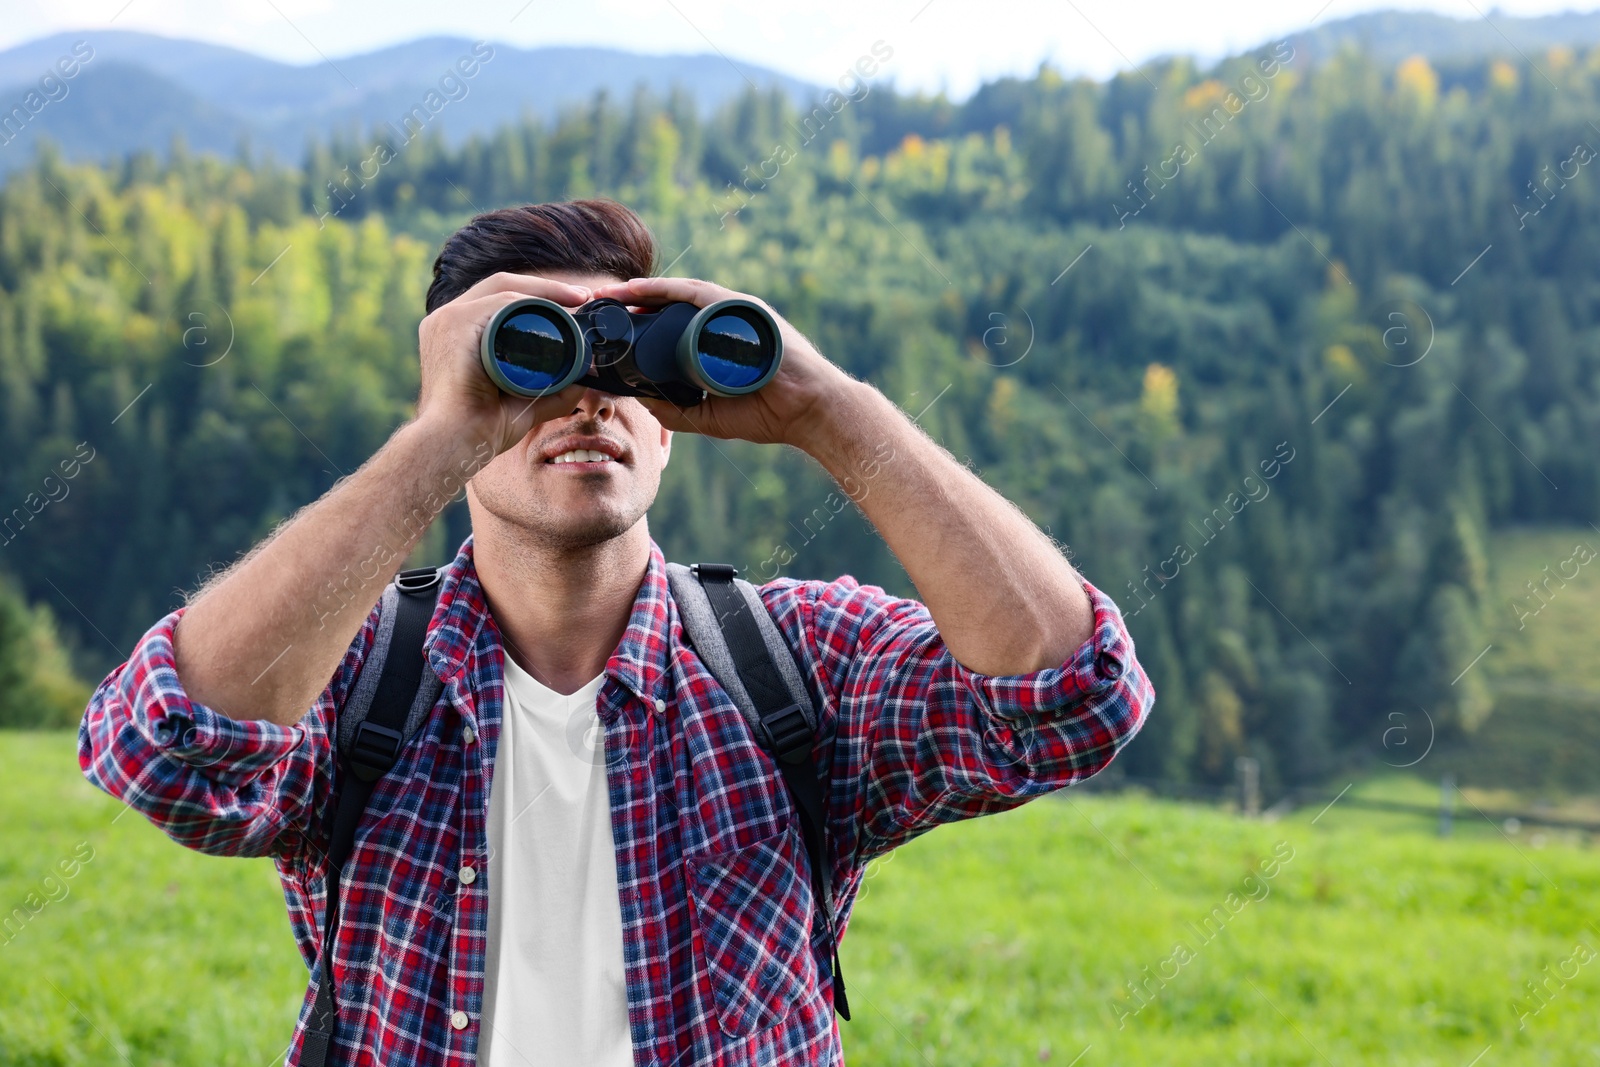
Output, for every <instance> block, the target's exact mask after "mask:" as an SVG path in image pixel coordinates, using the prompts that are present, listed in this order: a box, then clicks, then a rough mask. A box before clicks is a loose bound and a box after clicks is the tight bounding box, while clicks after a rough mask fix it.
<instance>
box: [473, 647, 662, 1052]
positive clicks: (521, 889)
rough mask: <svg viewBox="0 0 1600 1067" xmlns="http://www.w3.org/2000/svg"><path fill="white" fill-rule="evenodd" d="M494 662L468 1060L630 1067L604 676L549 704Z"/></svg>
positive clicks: (526, 677) (522, 675) (527, 681)
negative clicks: (484, 890)
mask: <svg viewBox="0 0 1600 1067" xmlns="http://www.w3.org/2000/svg"><path fill="white" fill-rule="evenodd" d="M505 659H506V662H505V680H506V704H505V711H504V714H503V716H502V717H501V725H500V744H499V748H498V750H497V752H496V754H495V768H494V774H493V778H492V784H491V786H490V790H489V847H490V850H491V851H490V853H489V863H488V873H489V942H488V951H487V960H486V969H485V973H484V995H483V1027H482V1029H481V1030H480V1032H479V1036H478V1063H479V1064H480V1065H482V1067H544V1065H546V1064H549V1065H551V1067H566V1065H568V1064H584V1065H585V1067H632V1064H633V1045H632V1042H631V1040H630V1035H629V1030H628V996H627V986H626V977H625V973H624V970H623V960H622V906H621V904H620V902H619V899H618V896H617V858H616V852H615V850H614V847H615V846H614V844H613V842H612V837H611V800H610V796H609V794H608V792H607V788H606V768H605V745H604V742H603V728H602V727H601V725H600V718H599V715H598V714H597V713H596V711H595V700H596V697H597V696H598V695H599V692H600V683H601V680H602V679H603V678H604V675H601V677H599V678H596V679H594V680H593V681H592V682H590V683H589V684H588V685H586V686H584V687H583V688H582V689H580V690H578V691H577V692H576V693H573V694H572V695H571V696H563V695H562V694H560V693H557V692H556V691H555V690H553V689H550V688H548V687H547V686H545V685H543V684H541V683H540V682H539V681H538V680H537V679H535V678H534V677H533V676H532V675H530V674H529V673H528V672H527V671H525V670H523V669H522V668H521V667H519V666H517V664H516V663H514V662H513V661H512V659H511V657H510V656H509V655H508V656H506V658H505Z"/></svg>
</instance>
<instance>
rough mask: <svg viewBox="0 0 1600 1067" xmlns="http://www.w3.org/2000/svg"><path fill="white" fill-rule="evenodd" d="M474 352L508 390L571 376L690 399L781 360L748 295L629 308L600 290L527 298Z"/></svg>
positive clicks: (769, 327) (758, 375) (525, 392)
mask: <svg viewBox="0 0 1600 1067" xmlns="http://www.w3.org/2000/svg"><path fill="white" fill-rule="evenodd" d="M481 356H482V360H483V369H484V370H485V371H487V372H488V374H489V377H490V378H491V379H493V381H494V383H495V384H496V385H498V386H499V387H500V388H501V390H502V391H504V392H507V393H511V394H512V395H514V396H526V397H541V396H546V395H548V394H550V393H555V392H559V391H561V390H562V389H565V388H566V387H567V386H569V385H572V384H574V383H576V384H579V385H587V386H591V387H593V388H595V389H599V390H602V391H604V392H607V393H611V394H614V395H616V396H649V397H659V398H661V399H663V400H669V401H671V402H672V403H674V404H677V405H678V406H679V407H692V406H694V405H695V404H698V403H700V402H701V401H702V400H704V399H705V398H706V394H707V393H709V394H711V395H713V396H742V395H743V394H745V393H753V392H755V391H756V390H757V389H760V388H761V387H762V386H763V385H766V384H767V382H769V381H771V380H772V376H773V375H774V374H776V373H778V364H779V363H781V362H782V360H783V339H782V337H781V336H780V335H779V333H778V324H777V323H776V322H775V321H773V318H772V316H771V314H769V313H768V312H767V310H766V309H765V308H763V307H762V306H761V305H759V304H757V303H755V302H754V301H751V300H743V299H737V298H735V299H731V300H718V301H717V302H716V303H714V304H708V305H706V306H705V307H703V308H701V307H695V306H694V305H693V304H689V303H684V302H682V301H676V302H674V303H670V304H666V305H664V306H662V307H659V308H652V309H648V310H644V311H630V310H628V307H627V305H625V304H623V303H622V302H621V301H618V300H612V299H609V298H601V299H599V300H591V301H589V302H588V303H587V304H584V305H583V306H582V307H580V308H578V309H577V310H576V311H568V310H567V309H566V308H564V307H562V306H561V305H560V304H557V303H555V302H553V301H550V300H545V299H543V298H542V297H536V296H530V297H523V298H522V299H520V300H515V301H512V302H511V303H509V304H507V305H506V306H505V307H503V308H501V309H500V310H499V311H497V312H496V313H495V316H494V318H492V319H490V320H489V324H488V325H487V326H486V327H484V331H483V342H482V345H481Z"/></svg>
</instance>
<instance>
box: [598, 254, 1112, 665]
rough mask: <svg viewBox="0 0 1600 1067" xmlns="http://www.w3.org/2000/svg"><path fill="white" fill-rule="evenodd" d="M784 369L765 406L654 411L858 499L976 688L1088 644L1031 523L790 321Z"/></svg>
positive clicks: (651, 298) (655, 289)
mask: <svg viewBox="0 0 1600 1067" xmlns="http://www.w3.org/2000/svg"><path fill="white" fill-rule="evenodd" d="M596 295H597V296H614V297H616V298H618V299H621V300H626V301H632V302H660V301H666V300H687V301H689V302H691V303H696V304H699V305H701V306H704V305H705V304H708V303H710V302H711V301H713V300H721V299H725V298H727V297H731V296H740V295H744V294H736V293H733V292H730V291H729V290H727V289H724V288H722V287H720V286H716V285H712V284H711V283H709V282H702V281H695V280H692V279H685V278H649V279H636V280H634V281H632V282H629V283H627V284H626V285H618V286H607V287H603V288H602V289H599V290H597V291H596ZM778 321H779V323H780V326H781V328H782V330H783V346H784V357H783V366H782V368H781V369H780V370H779V372H778V375H777V377H776V378H774V379H773V381H772V382H771V383H770V384H769V385H767V386H766V387H765V388H763V389H762V390H760V391H759V392H756V393H753V394H751V395H749V396H743V397H735V398H731V399H721V398H711V399H708V400H707V401H706V402H705V403H703V404H701V405H700V406H699V407H697V408H694V409H692V410H689V411H678V410H676V409H674V408H673V407H672V405H670V404H666V403H664V402H659V401H647V402H646V403H647V405H648V406H649V407H650V409H651V411H653V412H654V413H655V414H656V417H657V418H658V419H660V420H661V422H662V424H663V425H665V426H667V427H668V428H669V429H673V430H684V431H690V432H695V433H703V434H708V435H710V436H713V437H736V438H741V439H743V440H747V441H757V442H767V443H781V444H788V445H793V446H794V447H796V448H799V449H801V450H802V451H804V452H806V453H807V454H809V455H810V456H811V457H812V458H814V459H816V460H817V462H818V463H820V464H821V465H822V466H823V467H824V468H825V469H826V470H827V471H828V473H829V474H831V475H832V476H833V478H834V480H835V481H837V482H838V483H839V485H840V486H841V487H842V488H843V489H844V490H845V491H846V492H847V493H851V495H852V496H855V495H856V493H855V492H853V491H852V487H854V486H856V485H857V484H858V480H857V479H856V477H855V474H856V472H859V471H861V470H864V469H868V468H869V466H870V465H873V464H876V465H877V466H879V467H883V468H884V469H886V470H887V471H888V472H889V473H888V475H887V476H886V477H880V478H876V479H874V481H873V484H872V487H871V489H872V491H871V492H870V493H866V494H862V495H860V497H859V498H858V500H857V502H858V503H859V504H860V506H861V508H862V510H863V511H864V512H865V513H866V515H867V518H868V519H870V520H871V521H872V524H873V525H874V526H876V527H877V529H878V532H879V533H880V534H882V535H883V539H884V540H885V541H886V542H888V545H889V548H890V549H891V550H892V551H893V552H894V554H895V558H896V559H898V560H899V561H900V564H901V566H903V567H905V569H906V573H907V574H909V575H910V576H911V580H912V581H913V582H914V583H916V586H917V592H918V593H919V594H920V595H921V597H922V599H923V602H924V603H926V604H927V607H928V611H929V613H930V614H932V616H933V619H934V622H935V624H936V625H937V626H938V629H939V635H940V636H941V637H942V638H943V639H944V643H945V645H946V647H948V648H949V649H950V652H951V653H952V654H953V655H954V656H955V658H956V659H957V660H958V661H959V662H960V663H961V664H962V666H964V667H966V668H968V669H969V670H972V671H975V672H977V673H979V674H986V675H1012V674H1024V673H1027V672H1029V671H1035V670H1040V669H1043V668H1045V667H1052V666H1057V665H1059V664H1060V663H1061V662H1062V661H1063V660H1065V659H1066V658H1067V657H1068V656H1069V655H1070V654H1071V653H1072V651H1073V650H1074V649H1075V648H1077V647H1078V646H1079V645H1081V644H1083V642H1084V641H1086V640H1088V638H1089V635H1090V633H1091V631H1092V628H1093V624H1094V613H1093V611H1092V609H1091V608H1090V604H1089V598H1088V596H1087V595H1086V594H1085V593H1084V590H1083V579H1082V578H1081V577H1080V576H1079V575H1078V574H1077V572H1076V571H1074V570H1073V569H1072V566H1071V565H1070V564H1069V563H1068V562H1067V561H1066V559H1065V558H1064V557H1063V556H1062V555H1061V553H1060V552H1059V551H1057V549H1056V546H1055V545H1054V544H1052V543H1051V541H1050V539H1049V538H1048V537H1046V536H1045V535H1044V533H1043V532H1041V531H1040V530H1039V528H1038V527H1036V526H1035V525H1034V524H1033V523H1032V522H1031V521H1030V520H1029V519H1028V517H1027V516H1026V515H1024V514H1023V513H1022V512H1021V511H1020V510H1019V509H1018V508H1017V507H1016V506H1015V505H1013V504H1011V503H1010V502H1009V501H1007V500H1006V499H1005V498H1004V497H1002V496H1001V495H1000V494H999V493H997V492H995V491H994V490H993V489H991V488H990V487H989V486H987V485H985V484H984V482H983V481H982V479H980V478H978V477H977V476H976V475H975V474H973V473H972V472H971V471H969V470H967V469H966V468H965V467H963V466H961V464H959V463H957V462H956V461H955V459H954V458H953V457H952V456H951V455H950V453H949V452H947V451H945V450H944V449H943V448H942V447H940V446H939V445H938V444H937V443H935V442H934V441H933V440H932V439H931V438H930V437H928V435H927V434H925V433H923V432H922V431H921V430H919V429H918V428H917V427H916V426H915V425H914V424H913V423H912V422H911V420H910V419H909V418H907V417H906V415H905V413H904V412H902V411H901V410H900V409H899V408H898V407H896V406H895V405H894V404H893V403H891V402H890V401H889V400H888V398H887V397H885V396H884V395H883V394H882V393H880V392H878V390H877V389H875V388H873V387H872V386H871V385H868V384H866V383H864V382H860V381H857V380H856V379H854V378H852V377H850V376H849V375H848V374H846V373H845V372H844V371H842V370H840V369H839V368H838V367H837V366H835V365H834V364H832V363H830V362H828V360H826V359H824V358H823V357H822V356H821V355H820V354H819V353H818V352H817V351H816V349H815V348H813V347H812V345H811V343H810V342H809V341H807V340H806V339H805V337H803V336H802V335H801V334H800V333H799V331H797V330H795V329H794V328H793V327H792V326H790V325H789V324H788V323H787V322H784V321H783V319H782V318H781V317H779V319H778Z"/></svg>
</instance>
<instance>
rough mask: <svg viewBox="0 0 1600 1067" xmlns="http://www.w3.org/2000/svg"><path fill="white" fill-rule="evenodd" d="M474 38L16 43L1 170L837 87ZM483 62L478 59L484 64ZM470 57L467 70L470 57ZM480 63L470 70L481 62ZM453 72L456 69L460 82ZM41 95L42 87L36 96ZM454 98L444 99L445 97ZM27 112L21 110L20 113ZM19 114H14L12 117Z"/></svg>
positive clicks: (1491, 21) (1380, 28) (1418, 20)
mask: <svg viewBox="0 0 1600 1067" xmlns="http://www.w3.org/2000/svg"><path fill="white" fill-rule="evenodd" d="M1289 40H1290V42H1291V44H1293V46H1294V48H1295V50H1296V52H1297V53H1298V54H1300V55H1302V56H1304V57H1305V59H1304V60H1302V61H1301V62H1312V63H1315V62H1319V61H1322V60H1326V59H1328V58H1331V57H1332V56H1334V55H1336V54H1337V53H1338V51H1339V50H1340V49H1341V48H1344V47H1350V46H1354V47H1356V48H1359V49H1361V50H1362V51H1364V52H1366V53H1367V54H1369V55H1371V56H1373V57H1374V58H1375V59H1377V60H1378V61H1379V62H1398V61H1399V60H1401V59H1403V58H1405V57H1407V56H1410V55H1422V56H1426V57H1428V58H1429V59H1432V60H1451V59H1469V60H1470V59H1473V58H1477V57H1487V56H1490V55H1503V56H1507V57H1510V58H1513V59H1519V58H1520V57H1519V56H1518V54H1517V53H1518V52H1522V53H1524V54H1526V55H1527V56H1529V57H1531V58H1532V59H1534V60H1535V61H1536V62H1537V61H1538V60H1539V58H1540V56H1541V55H1542V54H1543V52H1544V51H1545V50H1546V49H1548V48H1549V47H1551V46H1552V45H1565V46H1568V47H1573V48H1584V47H1588V46H1591V45H1595V44H1600V12H1585V13H1578V12H1566V13H1562V14H1557V15H1544V16H1537V17H1530V18H1520V17H1514V16H1508V15H1504V14H1502V13H1501V12H1500V11H1499V10H1498V9H1495V10H1492V11H1490V12H1489V15H1488V17H1487V18H1475V19H1457V18H1450V17H1447V16H1444V15H1438V14H1433V13H1429V12H1407V11H1377V12H1368V13H1365V14H1360V15H1353V16H1351V17H1349V18H1344V19H1338V20H1334V21H1330V22H1327V23H1324V24H1322V25H1320V26H1317V27H1316V28H1314V29H1309V30H1306V31H1302V32H1300V33H1296V34H1291V35H1290V36H1289ZM80 41H81V42H86V43H87V44H88V46H89V47H91V48H92V49H93V58H92V59H90V60H89V61H87V62H85V63H82V64H81V66H80V68H79V69H78V70H76V72H75V74H74V76H73V77H71V78H68V79H62V80H61V81H59V82H57V83H55V84H53V85H48V86H46V87H45V88H49V89H52V90H53V91H54V92H55V93H56V94H59V97H58V98H48V97H47V95H46V93H45V91H44V89H43V88H41V79H44V78H46V77H47V76H50V75H53V74H54V72H55V71H56V70H57V69H58V68H57V63H58V61H60V60H61V59H62V58H63V57H68V56H70V55H71V54H72V50H73V47H74V44H75V43H76V42H80ZM485 47H486V46H485V45H483V44H481V43H478V42H474V41H472V40H470V39H468V38H464V37H425V38H420V39H418V40H415V41H408V42H405V43H403V44H398V45H393V46H391V47H388V48H382V49H378V50H376V51H373V52H367V53H363V54H360V55H354V56H343V57H337V58H335V59H332V60H330V61H328V62H321V63H314V64H307V65H304V66H295V65H292V64H288V63H281V62H278V61H277V60H273V59H267V58H265V57H263V56H258V55H254V54H252V53H250V52H245V51H242V50H240V49H236V48H229V47H226V46H223V45H216V44H209V43H206V42H202V41H191V40H182V39H177V38H169V37H160V36H157V35H154V34H148V33H138V32H132V31H125V30H83V31H79V32H75V33H61V34H55V35H53V36H50V37H44V38H41V39H39V40H36V41H29V42H27V43H25V44H21V45H18V46H16V47H14V48H10V49H7V50H5V51H3V52H0V174H3V173H4V172H5V171H7V170H10V169H12V168H15V167H17V166H20V165H22V164H23V163H25V162H26V161H27V160H28V159H29V158H31V156H32V155H33V151H34V148H35V146H36V145H37V143H38V141H39V139H40V138H41V137H47V138H49V139H50V140H52V141H54V142H55V143H56V144H58V145H59V146H60V147H61V148H62V150H63V152H64V153H65V154H66V155H67V157H68V158H71V159H91V160H98V159H104V158H106V157H108V156H120V155H123V154H125V153H127V152H129V151H132V150H134V149H139V148H145V149H151V150H154V151H158V152H163V151H165V150H166V149H167V147H168V146H169V144H170V143H171V141H172V139H173V137H174V136H178V135H181V136H182V137H183V139H184V140H185V142H186V143H187V144H188V145H189V147H190V148H191V149H192V150H195V151H202V152H204V151H209V152H216V153H219V154H224V155H226V154H231V153H232V152H234V151H235V150H236V149H237V148H238V146H239V145H240V144H241V143H242V142H245V141H248V143H249V144H250V145H251V146H252V148H253V149H255V150H257V151H264V152H268V153H271V154H272V155H274V156H276V157H277V158H278V159H280V160H283V161H285V162H291V163H297V162H298V161H299V160H300V158H301V154H302V153H303V151H304V149H305V145H306V142H307V141H308V140H311V139H320V138H323V137H326V136H327V135H328V134H330V133H332V132H334V131H336V130H346V131H348V130H353V129H359V130H361V131H366V130H369V129H371V128H372V127H374V126H376V125H379V124H381V123H389V124H391V125H395V126H397V127H398V126H399V125H400V123H401V122H402V121H403V119H404V116H406V115H408V114H412V115H416V114H418V112H416V110H415V109H416V108H417V107H418V106H419V105H424V104H425V102H426V101H427V100H428V94H429V93H430V92H433V93H434V94H435V97H434V100H433V103H432V106H429V107H428V108H427V114H428V116H429V121H428V125H429V126H430V128H437V129H438V130H439V131H441V132H442V133H443V134H444V135H445V137H446V138H447V139H448V140H450V141H452V142H457V141H459V140H461V139H464V138H465V137H468V136H470V135H472V134H474V133H483V132H486V131H489V130H493V129H495V128H496V127H499V126H501V125H504V124H505V123H507V122H511V121H514V120H516V119H518V118H520V117H521V116H522V115H523V114H525V113H530V112H531V113H533V114H535V115H541V116H545V117H550V116H552V115H554V114H555V113H556V112H558V111H559V110H560V109H561V108H563V107H566V106H571V105H574V104H579V103H582V102H583V101H586V100H590V99H592V98H593V97H594V95H595V94H596V93H597V92H600V91H601V90H605V91H608V92H610V93H612V94H613V95H626V94H629V93H631V92H633V90H634V89H635V87H637V86H640V85H642V86H645V87H647V88H648V89H650V90H652V91H654V92H656V93H658V94H662V95H665V94H666V93H668V92H669V91H671V90H672V89H673V88H674V87H678V88H682V89H684V90H686V91H687V92H689V93H690V94H692V95H693V97H694V98H695V101H696V103H697V105H698V107H699V108H700V109H701V110H702V111H706V110H709V109H711V108H714V107H715V106H717V105H718V104H720V103H722V102H723V101H725V100H727V99H728V98H729V97H731V96H734V95H737V94H738V93H740V92H742V91H744V89H745V88H746V87H747V86H749V85H752V84H754V85H757V86H760V87H761V88H763V89H765V88H769V87H777V88H779V89H781V90H783V91H784V92H785V93H787V94H788V95H789V96H790V97H791V98H793V99H795V100H796V101H801V100H807V99H811V98H814V97H816V96H818V95H820V94H821V93H823V92H824V91H825V87H822V86H817V85H812V84H809V83H807V82H805V81H802V80H800V79H797V78H793V77H790V76H788V75H785V74H781V73H779V72H777V71H774V70H771V69H769V68H765V67H761V66H757V65H754V64H749V63H743V62H735V61H731V60H729V59H727V58H726V57H724V56H721V55H714V54H709V53H708V54H703V55H670V56H655V55H640V54H637V53H633V52H624V51H620V50H617V49H611V48H583V47H550V48H533V49H524V48H517V47H515V46H512V45H507V44H503V43H499V42H489V44H488V45H487V48H488V49H490V50H492V51H491V53H490V55H489V56H488V57H487V58H484V57H483V56H481V55H478V56H475V54H474V49H475V48H477V49H478V50H479V51H480V52H482V51H483V50H484V49H485ZM474 60H476V62H474ZM464 62H465V66H463V63H464ZM469 68H470V69H473V71H474V72H473V73H472V74H471V75H470V76H468V75H466V74H465V73H464V72H465V70H466V69H469ZM446 79H454V80H453V81H447V80H446ZM30 93H32V94H33V95H32V96H31V97H30V95H29V94H30ZM440 105H442V106H440ZM18 108H22V109H23V110H22V111H21V112H19V111H18V110H17V109H18ZM8 117H9V119H10V121H9V124H7V119H8Z"/></svg>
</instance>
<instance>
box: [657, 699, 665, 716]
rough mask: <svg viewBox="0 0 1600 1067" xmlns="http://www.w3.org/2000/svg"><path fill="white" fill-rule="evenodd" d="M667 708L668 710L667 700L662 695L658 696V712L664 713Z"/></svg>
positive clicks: (658, 713)
mask: <svg viewBox="0 0 1600 1067" xmlns="http://www.w3.org/2000/svg"><path fill="white" fill-rule="evenodd" d="M666 710H667V702H666V701H665V700H662V699H661V698H660V697H656V714H657V715H660V714H662V713H664V712H665V711H666Z"/></svg>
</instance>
